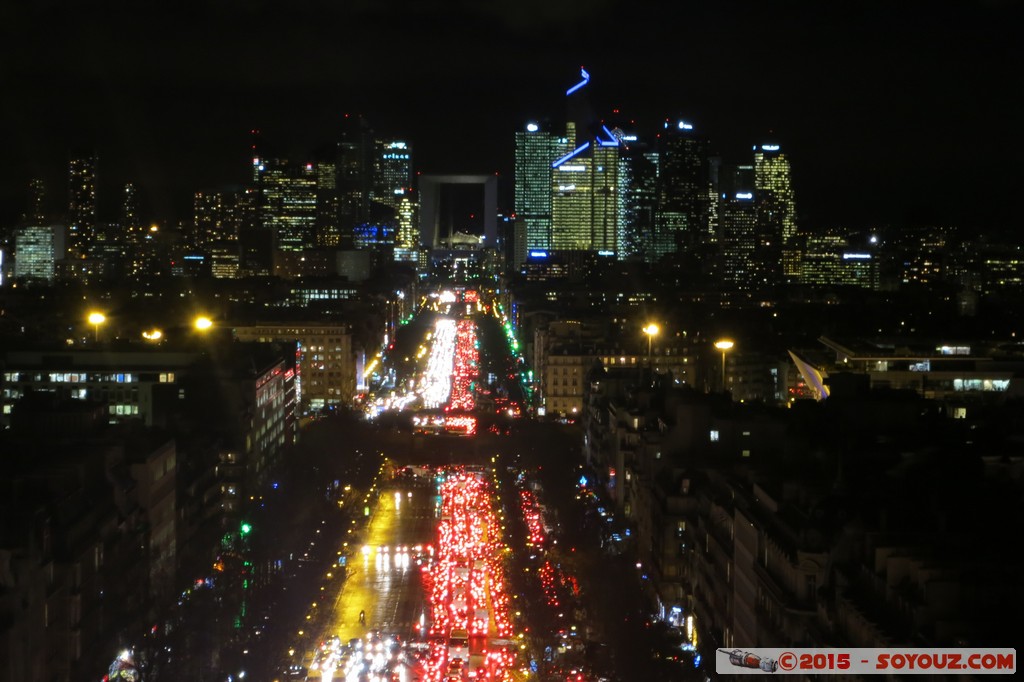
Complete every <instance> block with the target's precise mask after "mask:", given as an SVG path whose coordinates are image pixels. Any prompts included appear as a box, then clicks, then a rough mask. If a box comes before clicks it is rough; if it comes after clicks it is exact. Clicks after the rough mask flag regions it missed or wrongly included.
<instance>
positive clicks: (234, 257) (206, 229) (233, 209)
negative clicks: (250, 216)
mask: <svg viewBox="0 0 1024 682" xmlns="http://www.w3.org/2000/svg"><path fill="white" fill-rule="evenodd" d="M239 196H240V194H239V193H238V192H196V193H195V198H194V202H193V218H194V227H195V238H196V244H195V245H196V247H197V248H198V249H199V250H200V251H201V252H203V253H206V254H208V255H209V257H210V272H211V274H212V275H213V276H214V277H217V278H223V279H231V278H234V277H237V276H238V264H239V251H240V248H239V232H240V229H241V224H240V223H241V215H240V213H241V207H240V206H239Z"/></svg>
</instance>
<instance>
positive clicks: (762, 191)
mask: <svg viewBox="0 0 1024 682" xmlns="http://www.w3.org/2000/svg"><path fill="white" fill-rule="evenodd" d="M754 178H755V184H756V190H757V205H758V209H757V211H758V218H757V220H758V233H759V234H760V239H761V241H762V243H763V244H769V243H770V247H771V249H773V250H774V251H775V252H776V253H777V254H778V259H779V260H780V261H781V263H780V269H781V274H782V275H783V276H784V277H785V279H786V280H788V281H795V280H797V279H799V277H800V249H799V246H798V243H797V240H796V202H795V200H794V198H793V184H792V180H791V173H790V166H789V159H788V158H787V157H786V155H785V154H784V153H783V152H782V151H781V150H780V148H779V145H777V144H762V145H760V147H754Z"/></svg>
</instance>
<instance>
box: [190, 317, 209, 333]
mask: <svg viewBox="0 0 1024 682" xmlns="http://www.w3.org/2000/svg"><path fill="white" fill-rule="evenodd" d="M193 325H194V326H195V328H196V329H198V330H199V331H201V332H205V331H207V330H208V329H210V327H212V326H213V320H211V319H210V318H208V317H206V316H205V315H200V316H199V317H197V318H196V319H195V321H194V322H193Z"/></svg>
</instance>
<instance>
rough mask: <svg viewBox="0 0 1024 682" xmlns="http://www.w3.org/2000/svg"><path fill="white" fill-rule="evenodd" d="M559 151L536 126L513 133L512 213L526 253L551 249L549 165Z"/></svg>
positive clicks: (554, 142)
mask: <svg viewBox="0 0 1024 682" xmlns="http://www.w3.org/2000/svg"><path fill="white" fill-rule="evenodd" d="M559 148H560V145H559V143H558V140H557V138H556V137H555V136H554V135H552V134H551V133H549V132H547V131H545V130H541V129H540V126H539V125H538V124H536V123H528V124H526V129H525V130H523V131H519V132H517V133H516V160H515V198H514V209H515V214H516V220H520V221H523V223H524V224H525V226H526V245H527V248H528V249H540V250H545V251H546V250H548V249H550V248H552V245H551V243H552V242H551V192H552V185H551V173H552V171H551V164H552V163H554V161H555V159H556V158H557V156H558V150H559Z"/></svg>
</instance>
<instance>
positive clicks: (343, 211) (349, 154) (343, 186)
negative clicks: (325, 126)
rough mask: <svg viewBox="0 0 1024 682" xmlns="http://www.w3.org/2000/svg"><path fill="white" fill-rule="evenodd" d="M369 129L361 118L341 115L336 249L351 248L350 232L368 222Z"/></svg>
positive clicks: (370, 189) (370, 177) (370, 188)
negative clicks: (338, 244) (337, 245)
mask: <svg viewBox="0 0 1024 682" xmlns="http://www.w3.org/2000/svg"><path fill="white" fill-rule="evenodd" d="M373 150H374V144H373V130H371V129H370V124H369V123H367V121H366V119H364V118H363V117H362V116H357V115H349V114H345V116H344V118H343V119H342V130H341V142H339V143H338V167H337V179H338V221H339V225H338V227H339V230H340V239H339V241H340V246H341V247H342V248H343V249H351V248H353V246H354V243H355V238H354V230H355V228H356V226H358V225H361V224H363V223H365V222H366V221H368V220H369V219H370V198H371V196H372V194H373V167H374V165H373Z"/></svg>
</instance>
